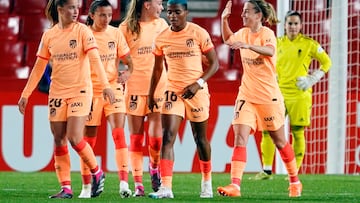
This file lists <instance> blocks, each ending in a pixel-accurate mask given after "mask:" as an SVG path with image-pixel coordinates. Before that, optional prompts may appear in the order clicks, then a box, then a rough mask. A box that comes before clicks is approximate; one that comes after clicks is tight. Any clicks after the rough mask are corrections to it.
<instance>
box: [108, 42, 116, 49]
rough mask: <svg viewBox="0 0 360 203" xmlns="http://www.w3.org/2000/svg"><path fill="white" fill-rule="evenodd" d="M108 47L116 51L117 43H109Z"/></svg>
mask: <svg viewBox="0 0 360 203" xmlns="http://www.w3.org/2000/svg"><path fill="white" fill-rule="evenodd" d="M108 47H109V49H110V50H114V49H115V42H114V41H112V42H108Z"/></svg>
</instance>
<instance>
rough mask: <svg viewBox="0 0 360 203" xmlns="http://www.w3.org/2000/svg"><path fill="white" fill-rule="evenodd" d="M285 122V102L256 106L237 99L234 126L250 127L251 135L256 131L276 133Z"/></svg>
mask: <svg viewBox="0 0 360 203" xmlns="http://www.w3.org/2000/svg"><path fill="white" fill-rule="evenodd" d="M284 122H285V106H284V103H283V102H279V101H275V102H274V103H270V104H254V103H250V102H246V101H245V100H243V99H240V98H239V97H238V98H236V103H235V108H234V118H233V121H232V124H243V125H247V126H250V127H251V129H252V132H251V133H254V132H255V131H256V130H258V131H263V130H268V131H276V130H278V129H279V128H280V127H281V126H283V125H284Z"/></svg>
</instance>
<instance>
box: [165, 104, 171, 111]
mask: <svg viewBox="0 0 360 203" xmlns="http://www.w3.org/2000/svg"><path fill="white" fill-rule="evenodd" d="M164 106H165V109H166V110H170V109H171V108H172V103H171V102H165V104H164Z"/></svg>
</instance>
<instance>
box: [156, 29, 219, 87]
mask: <svg viewBox="0 0 360 203" xmlns="http://www.w3.org/2000/svg"><path fill="white" fill-rule="evenodd" d="M213 48H214V45H213V43H212V41H211V38H210V35H209V33H208V32H207V31H206V30H205V29H203V28H202V27H200V26H198V25H196V24H194V23H191V22H187V23H186V26H185V28H184V29H183V30H181V31H179V32H174V31H172V30H171V29H170V28H168V29H166V30H164V31H163V32H162V33H160V34H159V35H158V37H157V38H156V40H155V47H154V51H153V52H154V54H155V55H158V56H161V55H163V56H165V60H166V63H167V65H168V72H167V77H168V84H167V85H168V87H167V90H170V91H174V92H181V91H183V89H184V88H185V87H186V86H188V85H190V84H192V83H194V82H195V81H196V80H197V79H199V78H200V77H201V76H202V74H203V68H202V55H203V54H205V53H207V52H208V51H210V50H211V49H213Z"/></svg>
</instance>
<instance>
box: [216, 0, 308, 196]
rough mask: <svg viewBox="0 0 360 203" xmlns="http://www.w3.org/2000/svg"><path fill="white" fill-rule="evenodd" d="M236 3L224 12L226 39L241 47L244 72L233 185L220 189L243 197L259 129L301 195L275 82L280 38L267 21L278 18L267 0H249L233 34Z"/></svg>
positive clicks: (293, 189) (236, 116)
mask: <svg viewBox="0 0 360 203" xmlns="http://www.w3.org/2000/svg"><path fill="white" fill-rule="evenodd" d="M231 6H232V1H228V2H227V4H226V7H225V9H224V11H223V13H222V15H221V32H222V37H223V40H224V42H225V43H226V44H228V45H229V46H230V47H231V48H232V49H239V50H240V54H241V58H242V66H243V69H244V74H243V76H242V81H241V86H240V87H239V92H238V95H237V98H236V101H235V109H234V119H233V121H232V125H233V130H234V134H235V138H234V150H233V155H232V158H231V184H229V185H227V186H225V187H218V188H217V191H218V193H219V194H220V195H223V196H241V193H240V185H241V179H242V176H243V172H244V169H245V165H246V156H247V155H246V145H247V142H248V137H249V135H250V134H251V133H254V132H255V131H256V130H267V131H269V133H270V136H271V138H272V139H273V141H274V143H275V145H276V147H277V148H278V150H279V152H280V154H281V158H282V159H283V161H284V163H285V166H286V168H287V171H288V174H289V182H290V186H289V196H290V197H299V196H301V191H302V184H301V182H300V180H299V178H298V175H297V169H296V162H295V156H294V151H293V149H292V147H291V145H290V144H289V143H288V142H287V141H286V139H285V135H284V117H285V108H284V104H283V97H282V95H281V92H280V89H279V86H278V84H277V81H276V69H275V63H276V37H275V34H274V32H273V31H272V30H271V29H269V28H268V27H266V26H264V25H263V23H265V22H268V23H269V24H275V23H277V22H278V20H277V18H276V14H275V11H274V9H273V7H272V5H271V4H269V3H267V2H266V1H264V0H248V1H246V2H245V4H244V7H243V11H242V13H241V17H242V18H243V23H244V27H243V28H241V29H240V30H238V31H237V32H235V33H233V32H232V31H231V29H230V27H229V23H228V18H229V16H230V14H231Z"/></svg>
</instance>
